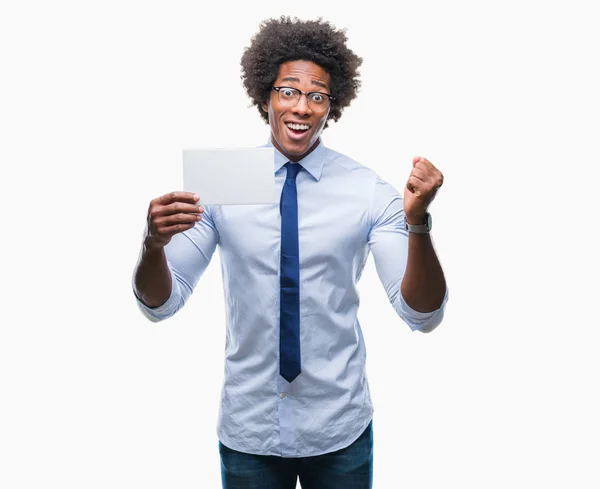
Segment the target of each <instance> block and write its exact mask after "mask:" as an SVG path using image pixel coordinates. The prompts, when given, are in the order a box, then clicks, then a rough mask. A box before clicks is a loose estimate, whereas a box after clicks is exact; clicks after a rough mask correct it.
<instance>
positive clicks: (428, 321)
mask: <svg viewBox="0 0 600 489" xmlns="http://www.w3.org/2000/svg"><path fill="white" fill-rule="evenodd" d="M371 222H372V225H371V229H370V231H369V236H368V244H369V248H370V250H371V252H372V253H373V258H374V260H375V268H376V269H377V275H378V276H379V280H380V281H381V283H382V285H383V287H384V288H385V291H386V293H387V296H388V298H389V300H390V303H391V304H392V306H393V307H394V309H395V311H396V312H397V313H398V315H399V316H400V318H401V319H402V320H403V321H404V322H405V323H406V324H408V326H409V327H410V328H411V330H413V331H424V332H425V331H431V330H433V329H434V328H435V327H436V326H438V325H439V324H440V323H441V321H442V318H443V317H444V309H445V306H446V302H447V300H448V289H447V288H446V294H445V296H444V300H443V301H442V305H441V306H440V308H439V309H437V310H435V311H432V312H419V311H415V310H414V309H413V308H411V307H410V306H409V305H408V304H407V303H406V302H405V300H404V297H402V292H401V290H400V284H401V283H402V278H403V277H404V272H405V271H406V263H407V258H408V231H406V230H405V229H404V202H403V198H402V197H401V196H400V194H399V193H398V191H397V190H396V189H395V188H394V187H392V186H391V185H390V184H388V183H387V182H385V181H384V180H382V179H381V178H380V177H377V178H376V182H375V189H374V193H373V200H372V205H371Z"/></svg>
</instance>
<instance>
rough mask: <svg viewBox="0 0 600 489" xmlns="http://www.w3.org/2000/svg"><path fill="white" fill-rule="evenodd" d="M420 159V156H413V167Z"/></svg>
mask: <svg viewBox="0 0 600 489" xmlns="http://www.w3.org/2000/svg"><path fill="white" fill-rule="evenodd" d="M420 160H421V157H420V156H415V157H413V161H412V164H413V167H414V166H415V165H416V164H417V163H418V162H419V161H420Z"/></svg>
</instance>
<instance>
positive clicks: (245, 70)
mask: <svg viewBox="0 0 600 489" xmlns="http://www.w3.org/2000/svg"><path fill="white" fill-rule="evenodd" d="M346 41H347V37H346V31H345V29H343V30H338V29H336V28H335V27H334V26H332V25H331V24H330V23H329V22H325V21H323V20H322V19H321V18H319V19H317V20H308V21H301V20H298V19H297V18H290V17H286V16H282V17H280V18H279V19H267V20H264V21H262V22H261V23H260V27H259V31H258V32H257V33H256V34H255V35H254V36H253V37H252V40H251V42H250V46H249V47H247V48H246V49H245V50H244V53H243V55H242V60H241V65H242V76H241V79H242V82H243V84H244V87H245V89H246V92H247V93H248V96H249V97H250V98H251V99H252V104H253V105H255V106H256V107H257V108H258V111H259V113H260V115H261V117H262V118H263V119H264V120H265V121H266V122H267V123H268V122H269V117H268V115H267V113H266V112H265V111H264V110H263V109H262V107H261V105H262V104H263V103H264V102H265V100H267V99H268V98H269V96H270V92H271V87H272V86H273V83H274V82H275V79H276V78H277V75H278V74H279V67H280V65H281V64H283V63H285V62H287V61H297V60H303V61H312V62H313V63H315V64H317V65H319V66H321V67H322V68H323V69H325V71H327V73H329V76H330V77H331V94H332V95H333V96H334V97H335V100H334V101H333V102H332V103H331V108H330V111H329V115H328V117H327V121H328V122H329V120H330V119H333V120H334V121H335V122H337V121H338V119H339V118H340V117H341V116H342V110H343V109H344V108H345V107H347V106H348V105H350V102H351V101H352V100H354V99H355V98H356V95H357V92H358V90H359V88H360V80H359V70H358V68H359V67H360V65H361V64H362V58H360V57H358V56H357V55H356V54H354V52H353V51H351V50H350V49H349V48H348V47H347V46H346ZM325 127H327V124H326V125H325Z"/></svg>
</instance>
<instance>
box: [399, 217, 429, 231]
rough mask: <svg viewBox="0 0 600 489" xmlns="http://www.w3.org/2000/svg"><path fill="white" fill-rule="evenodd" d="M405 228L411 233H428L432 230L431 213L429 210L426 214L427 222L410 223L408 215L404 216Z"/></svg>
mask: <svg viewBox="0 0 600 489" xmlns="http://www.w3.org/2000/svg"><path fill="white" fill-rule="evenodd" d="M404 229H406V230H407V231H408V232H409V233H420V234H424V233H428V232H429V231H431V214H429V212H427V213H426V214H425V222H424V223H423V224H408V221H407V220H406V216H404Z"/></svg>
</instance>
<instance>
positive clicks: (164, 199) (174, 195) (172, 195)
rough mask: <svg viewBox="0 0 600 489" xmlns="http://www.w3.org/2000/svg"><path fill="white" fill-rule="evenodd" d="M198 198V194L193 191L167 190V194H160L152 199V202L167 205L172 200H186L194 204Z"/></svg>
mask: <svg viewBox="0 0 600 489" xmlns="http://www.w3.org/2000/svg"><path fill="white" fill-rule="evenodd" d="M199 200H200V196H199V195H198V194H195V193H193V192H178V191H177V192H169V193H168V194H165V195H161V196H160V197H158V198H156V199H154V200H153V201H152V203H155V204H158V205H169V204H172V203H173V202H187V203H189V204H195V203H196V202H198V201H199Z"/></svg>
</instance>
